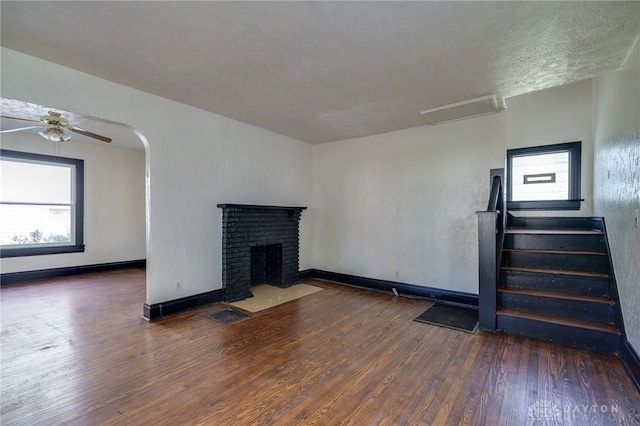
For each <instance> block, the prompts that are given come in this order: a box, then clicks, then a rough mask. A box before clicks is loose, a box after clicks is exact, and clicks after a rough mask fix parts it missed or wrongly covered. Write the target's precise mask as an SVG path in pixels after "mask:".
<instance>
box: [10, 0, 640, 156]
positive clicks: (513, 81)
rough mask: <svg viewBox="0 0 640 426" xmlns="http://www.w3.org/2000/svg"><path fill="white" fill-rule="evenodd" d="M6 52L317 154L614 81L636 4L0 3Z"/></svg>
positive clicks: (635, 22) (639, 23) (638, 26)
mask: <svg viewBox="0 0 640 426" xmlns="http://www.w3.org/2000/svg"><path fill="white" fill-rule="evenodd" d="M1 18H2V22H1V24H2V29H1V42H2V45H3V46H5V47H8V48H10V49H14V50H17V51H21V52H24V53H27V54H29V55H33V56H36V57H40V58H43V59H46V60H49V61H52V62H56V63H59V64H63V65H66V66H68V67H71V68H75V69H78V70H81V71H84V72H87V73H90V74H94V75H96V76H99V77H103V78H105V79H108V80H112V81H115V82H118V83H121V84H124V85H127V86H130V87H135V88H137V89H141V90H144V91H147V92H150V93H154V94H157V95H160V96H163V97H166V98H169V99H173V100H176V101H178V102H182V103H185V104H189V105H193V106H195V107H199V108H202V109H205V110H209V111H212V112H215V113H218V114H222V115H225V116H228V117H231V118H234V119H236V120H239V121H243V122H246V123H250V124H253V125H255V126H259V127H262V128H265V129H268V130H271V131H274V132H276V133H280V134H283V135H287V136H291V137H294V138H296V139H300V140H302V141H306V142H310V143H320V142H327V141H333V140H340V139H346V138H352V137H358V136H366V135H371V134H377V133H383V132H388V131H393V130H399V129H403V128H408V127H413V126H419V125H424V124H426V121H425V119H424V118H422V117H421V116H420V114H419V113H420V111H423V110H426V109H431V108H435V107H439V106H442V105H446V104H450V103H455V102H459V101H464V100H467V99H471V98H476V97H480V96H484V95H487V94H491V93H495V94H496V95H497V96H498V99H500V100H502V99H503V98H505V97H510V96H514V95H519V94H523V93H527V92H530V91H534V90H539V89H544V88H548V87H553V86H558V85H562V84H565V83H569V82H572V81H578V80H582V79H586V78H590V77H594V76H596V75H600V74H603V73H606V72H608V71H611V70H614V69H616V68H618V67H619V66H620V64H621V63H622V62H623V60H624V58H625V56H626V54H627V53H628V51H629V49H630V47H631V45H632V43H633V41H634V39H635V37H636V35H637V34H638V32H640V2H627V3H625V2H526V1H520V2H240V1H239V2H185V1H175V2H148V1H144V2H112V1H110V2H28V1H20V2H9V1H2V2H1Z"/></svg>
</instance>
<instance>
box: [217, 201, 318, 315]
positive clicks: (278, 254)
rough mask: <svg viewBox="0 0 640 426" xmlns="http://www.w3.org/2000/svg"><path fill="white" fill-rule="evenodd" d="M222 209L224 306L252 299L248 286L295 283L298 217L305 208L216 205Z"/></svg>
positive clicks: (287, 285)
mask: <svg viewBox="0 0 640 426" xmlns="http://www.w3.org/2000/svg"><path fill="white" fill-rule="evenodd" d="M218 207H219V208H221V209H222V289H223V298H224V301H225V302H236V301H238V300H243V299H246V298H247V297H252V296H253V294H252V293H251V286H252V285H258V284H264V283H266V284H270V285H273V286H276V287H290V286H292V285H293V284H295V283H296V282H298V259H299V252H300V239H299V228H300V216H301V214H302V210H304V209H306V207H281V206H255V205H245V204H218Z"/></svg>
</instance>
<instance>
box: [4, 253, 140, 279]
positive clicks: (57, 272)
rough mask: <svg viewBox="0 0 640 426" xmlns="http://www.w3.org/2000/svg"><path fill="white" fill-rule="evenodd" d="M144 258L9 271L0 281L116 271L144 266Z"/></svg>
mask: <svg viewBox="0 0 640 426" xmlns="http://www.w3.org/2000/svg"><path fill="white" fill-rule="evenodd" d="M146 263H147V261H146V260H145V259H138V260H128V261H124V262H111V263H98V264H94V265H80V266H67V267H64V268H52V269H39V270H36V271H24V272H9V273H6V274H1V275H0V283H1V284H2V285H5V284H18V283H23V282H27V281H36V280H47V279H51V278H60V277H70V276H73V275H82V274H93V273H97V272H108V271H117V270H120V269H134V268H144V267H145V266H146Z"/></svg>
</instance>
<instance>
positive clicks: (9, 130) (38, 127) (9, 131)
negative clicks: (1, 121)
mask: <svg viewBox="0 0 640 426" xmlns="http://www.w3.org/2000/svg"><path fill="white" fill-rule="evenodd" d="M42 127H44V126H29V127H19V128H17V129H7V130H0V133H11V132H20V131H22V130H29V129H41V128H42Z"/></svg>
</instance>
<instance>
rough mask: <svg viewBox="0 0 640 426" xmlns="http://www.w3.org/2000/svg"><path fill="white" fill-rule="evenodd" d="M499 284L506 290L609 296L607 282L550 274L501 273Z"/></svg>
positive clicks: (605, 280) (604, 280)
mask: <svg viewBox="0 0 640 426" xmlns="http://www.w3.org/2000/svg"><path fill="white" fill-rule="evenodd" d="M500 284H501V285H502V286H503V287H506V288H522V289H528V290H544V291H561V292H565V293H574V294H589V295H594V296H609V280H607V279H599V278H584V277H569V276H562V275H551V274H527V273H519V272H506V271H505V272H503V273H502V274H501V276H500Z"/></svg>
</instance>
